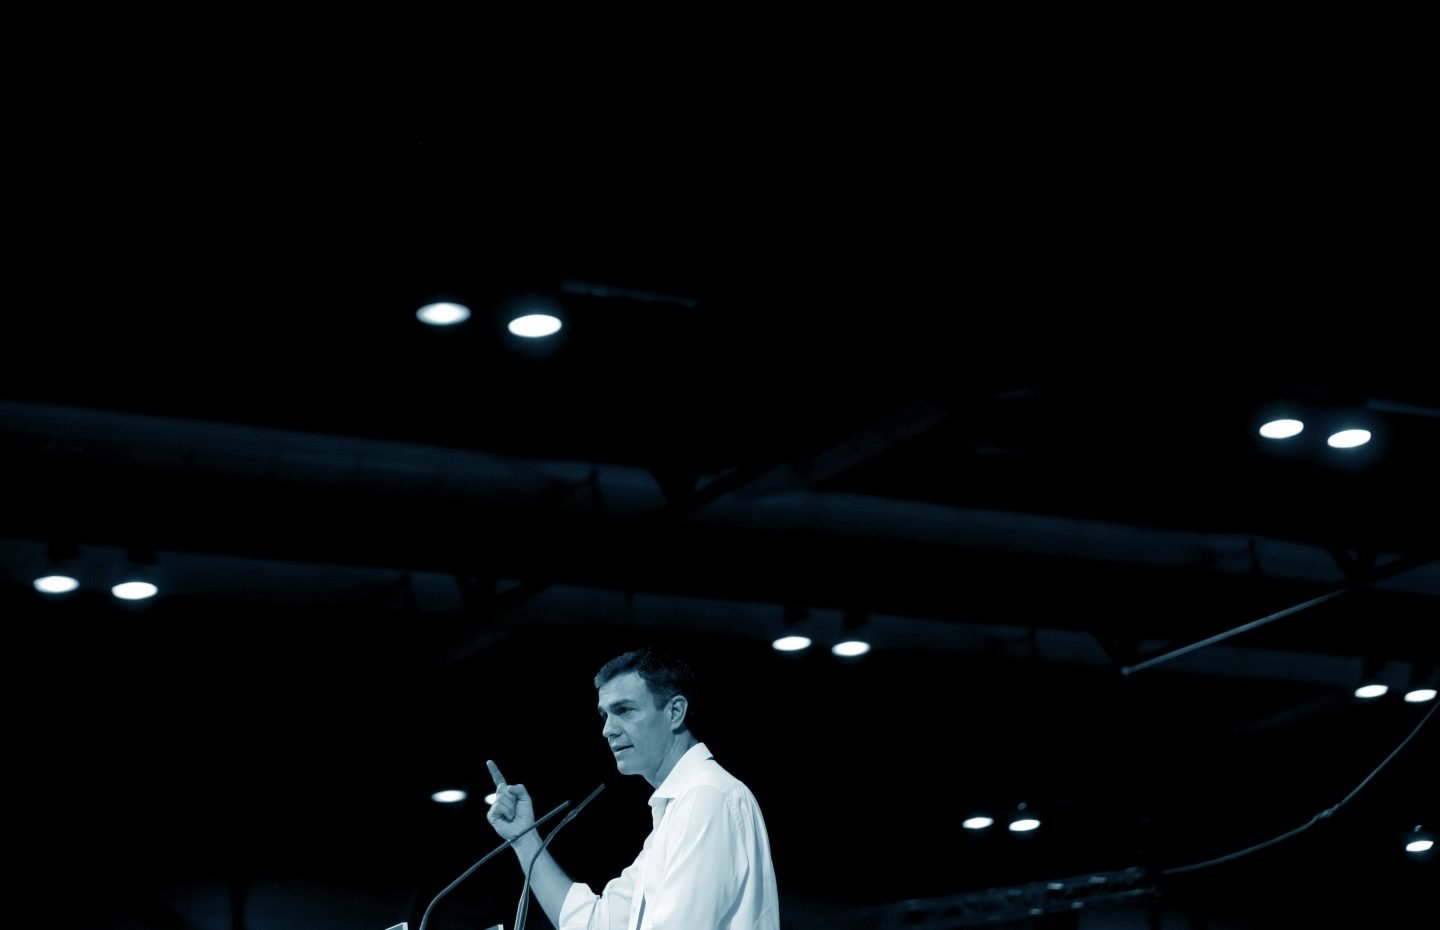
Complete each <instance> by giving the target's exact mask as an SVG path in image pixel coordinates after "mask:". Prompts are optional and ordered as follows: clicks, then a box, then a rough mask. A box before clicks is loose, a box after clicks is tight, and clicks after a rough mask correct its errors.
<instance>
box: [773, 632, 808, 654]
mask: <svg viewBox="0 0 1440 930" xmlns="http://www.w3.org/2000/svg"><path fill="white" fill-rule="evenodd" d="M770 648H772V649H774V650H776V651H777V652H799V651H800V650H801V649H809V648H810V637H808V636H782V637H780V638H779V639H777V640H775V642H773V643H771V644H770Z"/></svg>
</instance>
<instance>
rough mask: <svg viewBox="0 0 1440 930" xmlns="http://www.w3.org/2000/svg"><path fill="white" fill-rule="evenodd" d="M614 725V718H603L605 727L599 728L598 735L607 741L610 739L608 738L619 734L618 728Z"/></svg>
mask: <svg viewBox="0 0 1440 930" xmlns="http://www.w3.org/2000/svg"><path fill="white" fill-rule="evenodd" d="M614 724H615V718H614V717H611V716H609V715H607V716H606V717H605V725H604V726H602V727H601V728H600V735H601V736H603V737H605V739H607V740H608V739H610V737H612V736H615V735H617V734H619V732H620V728H619V727H617V726H615V725H614Z"/></svg>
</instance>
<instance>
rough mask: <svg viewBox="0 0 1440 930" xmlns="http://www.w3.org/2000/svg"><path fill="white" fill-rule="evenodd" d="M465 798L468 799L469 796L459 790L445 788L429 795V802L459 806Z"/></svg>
mask: <svg viewBox="0 0 1440 930" xmlns="http://www.w3.org/2000/svg"><path fill="white" fill-rule="evenodd" d="M467 797H469V795H467V794H466V793H465V792H464V791H462V790H461V789H459V788H446V789H444V790H442V791H437V792H435V793H434V794H432V795H430V800H432V801H434V802H435V803H437V804H459V803H460V802H461V801H463V800H465V799H466V798H467Z"/></svg>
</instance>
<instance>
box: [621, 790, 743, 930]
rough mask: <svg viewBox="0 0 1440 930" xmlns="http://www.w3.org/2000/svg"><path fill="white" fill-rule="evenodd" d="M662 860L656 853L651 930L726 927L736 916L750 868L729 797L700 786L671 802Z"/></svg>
mask: <svg viewBox="0 0 1440 930" xmlns="http://www.w3.org/2000/svg"><path fill="white" fill-rule="evenodd" d="M665 818H666V821H668V822H667V823H665V824H664V831H663V832H664V838H665V839H664V850H663V855H658V856H656V855H655V853H654V851H652V856H655V858H654V859H652V868H653V867H655V866H657V865H662V864H663V868H662V870H661V873H660V874H658V875H650V874H648V873H647V874H646V877H645V883H646V885H647V886H651V887H653V888H654V889H655V893H654V895H653V896H652V895H648V894H647V895H646V901H645V918H646V920H645V926H646V927H647V928H650V930H695V928H696V927H719V926H724V924H725V919H726V916H727V915H729V914H730V913H732V912H733V910H734V909H735V907H736V905H737V903H738V900H739V890H740V887H741V885H742V883H743V880H744V876H745V873H746V871H747V869H748V868H749V856H748V855H747V849H748V847H747V845H746V843H745V841H744V834H743V830H742V829H741V826H740V823H739V818H738V816H737V815H736V813H735V811H733V810H732V808H731V806H730V803H729V800H728V799H727V797H726V795H725V793H724V792H723V791H721V790H720V789H718V788H715V787H713V786H708V785H707V786H700V787H697V788H696V789H694V790H693V791H690V792H688V793H686V794H685V795H684V796H683V797H682V798H677V799H675V800H674V801H672V802H671V803H670V805H669V807H668V809H667V810H666V812H665Z"/></svg>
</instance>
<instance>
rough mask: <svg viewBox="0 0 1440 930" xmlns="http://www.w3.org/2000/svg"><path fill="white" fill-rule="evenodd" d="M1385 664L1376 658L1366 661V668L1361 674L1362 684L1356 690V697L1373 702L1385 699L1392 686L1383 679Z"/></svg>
mask: <svg viewBox="0 0 1440 930" xmlns="http://www.w3.org/2000/svg"><path fill="white" fill-rule="evenodd" d="M1383 668H1384V663H1383V662H1382V661H1381V660H1380V659H1377V658H1375V657H1374V656H1372V657H1370V658H1368V659H1366V660H1365V665H1364V668H1363V669H1362V671H1361V673H1360V684H1359V685H1357V686H1356V688H1355V696H1356V697H1357V698H1360V699H1361V700H1364V701H1373V700H1374V699H1375V698H1378V697H1383V696H1385V695H1386V694H1388V693H1389V692H1390V685H1389V684H1388V683H1386V681H1385V680H1384V679H1383V678H1382V677H1381V674H1380V673H1381V671H1382V669H1383Z"/></svg>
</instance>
